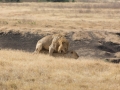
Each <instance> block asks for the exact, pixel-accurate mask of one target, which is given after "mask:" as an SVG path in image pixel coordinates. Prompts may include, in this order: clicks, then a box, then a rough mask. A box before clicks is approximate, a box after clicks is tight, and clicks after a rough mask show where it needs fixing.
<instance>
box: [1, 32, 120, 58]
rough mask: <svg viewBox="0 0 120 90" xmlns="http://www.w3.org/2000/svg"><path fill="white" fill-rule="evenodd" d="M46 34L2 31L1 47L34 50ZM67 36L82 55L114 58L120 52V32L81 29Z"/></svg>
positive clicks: (72, 46)
mask: <svg viewBox="0 0 120 90" xmlns="http://www.w3.org/2000/svg"><path fill="white" fill-rule="evenodd" d="M51 34H52V33H51ZM45 35H47V34H45V33H44V34H33V33H29V32H27V33H24V34H22V33H20V32H12V31H10V32H7V33H4V32H0V42H1V43H0V48H2V49H4V48H9V49H19V50H25V51H27V52H33V51H34V50H35V46H36V43H37V41H38V40H39V39H41V38H42V37H44V36H45ZM66 38H67V39H68V40H69V41H70V48H69V49H70V50H76V52H77V53H78V54H79V56H80V57H93V58H113V57H114V54H115V53H117V52H120V42H119V40H120V35H119V33H111V32H92V31H84V32H83V31H79V32H69V33H67V34H66Z"/></svg>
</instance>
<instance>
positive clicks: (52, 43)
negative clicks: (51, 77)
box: [35, 34, 68, 55]
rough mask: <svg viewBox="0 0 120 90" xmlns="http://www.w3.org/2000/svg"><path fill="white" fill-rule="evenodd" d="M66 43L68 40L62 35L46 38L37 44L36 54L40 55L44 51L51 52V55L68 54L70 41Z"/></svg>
mask: <svg viewBox="0 0 120 90" xmlns="http://www.w3.org/2000/svg"><path fill="white" fill-rule="evenodd" d="M66 41H67V39H66V38H65V37H64V36H62V35H60V34H54V35H48V36H45V37H43V38H42V39H40V40H39V41H38V42H37V44H36V49H35V53H40V51H41V50H43V49H45V50H49V54H50V55H52V53H53V52H59V53H61V52H62V51H63V52H64V53H66V52H67V50H68V41H67V42H66ZM66 48H67V49H66Z"/></svg>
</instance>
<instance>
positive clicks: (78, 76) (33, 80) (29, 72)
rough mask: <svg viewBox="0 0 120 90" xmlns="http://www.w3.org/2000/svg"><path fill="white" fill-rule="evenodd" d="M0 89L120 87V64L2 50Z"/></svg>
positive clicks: (112, 89) (97, 89) (93, 89)
mask: <svg viewBox="0 0 120 90" xmlns="http://www.w3.org/2000/svg"><path fill="white" fill-rule="evenodd" d="M0 55H1V56H0V89H1V90H56V89H57V90H73V89H74V90H119V89H120V65H119V64H111V63H108V62H104V61H100V60H99V59H97V61H96V59H95V60H92V59H89V60H88V59H85V58H82V59H81V61H79V60H74V59H64V58H54V57H50V56H48V55H44V54H40V55H33V54H31V53H28V52H24V51H16V50H1V51H0Z"/></svg>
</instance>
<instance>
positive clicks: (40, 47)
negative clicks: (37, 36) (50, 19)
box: [34, 43, 42, 53]
mask: <svg viewBox="0 0 120 90" xmlns="http://www.w3.org/2000/svg"><path fill="white" fill-rule="evenodd" d="M41 50H42V44H41V43H40V44H37V45H36V49H35V52H34V53H40V51H41Z"/></svg>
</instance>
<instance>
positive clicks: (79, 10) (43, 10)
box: [0, 2, 120, 32]
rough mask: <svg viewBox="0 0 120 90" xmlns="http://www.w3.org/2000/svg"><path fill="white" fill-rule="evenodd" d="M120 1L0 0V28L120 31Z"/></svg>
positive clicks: (36, 30)
mask: <svg viewBox="0 0 120 90" xmlns="http://www.w3.org/2000/svg"><path fill="white" fill-rule="evenodd" d="M119 8H120V3H119V2H114V3H110V2H108V3H80V2H77V3H0V11H1V12H0V27H1V28H0V30H4V31H5V30H6V31H7V30H8V31H9V30H13V31H14V30H16V31H23V32H24V31H30V32H41V31H61V30H62V31H63V30H64V31H77V30H99V31H119V28H120V9H119Z"/></svg>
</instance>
